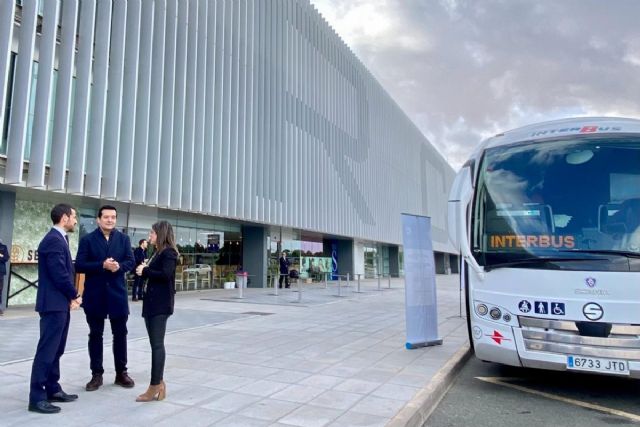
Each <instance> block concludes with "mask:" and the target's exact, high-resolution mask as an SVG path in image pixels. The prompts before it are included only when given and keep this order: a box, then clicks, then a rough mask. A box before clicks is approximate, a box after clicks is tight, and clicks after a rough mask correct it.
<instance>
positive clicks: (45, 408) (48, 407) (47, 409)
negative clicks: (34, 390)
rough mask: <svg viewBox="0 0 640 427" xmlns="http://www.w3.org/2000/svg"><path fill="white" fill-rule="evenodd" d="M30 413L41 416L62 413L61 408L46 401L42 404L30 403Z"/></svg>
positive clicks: (42, 401)
mask: <svg viewBox="0 0 640 427" xmlns="http://www.w3.org/2000/svg"><path fill="white" fill-rule="evenodd" d="M29 411H31V412H37V413H39V414H57V413H58V412H60V407H59V406H55V405H52V404H51V403H49V402H47V401H46V400H41V401H40V402H36V403H29Z"/></svg>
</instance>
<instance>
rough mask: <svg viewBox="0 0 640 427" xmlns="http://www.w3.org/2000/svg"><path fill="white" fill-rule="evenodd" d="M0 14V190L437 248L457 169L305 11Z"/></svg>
mask: <svg viewBox="0 0 640 427" xmlns="http://www.w3.org/2000/svg"><path fill="white" fill-rule="evenodd" d="M0 4H1V5H0V24H1V25H0V106H3V110H2V114H0V129H2V131H3V139H2V145H1V146H0V159H1V162H2V163H0V166H2V167H1V168H0V182H2V183H4V184H11V185H15V186H20V187H33V188H39V189H43V190H45V191H56V192H68V193H72V194H77V195H84V196H88V197H93V198H101V199H111V200H118V201H121V202H130V203H139V204H145V205H149V206H158V207H163V208H169V209H174V210H177V211H188V212H196V213H202V214H205V215H212V216H220V217H227V218H232V219H238V220H242V221H248V222H254V223H262V224H269V225H282V226H285V227H291V228H295V229H301V230H309V231H315V232H319V233H323V234H329V235H335V236H345V237H351V238H359V239H366V240H371V241H379V242H388V243H401V226H400V214H401V213H402V212H407V213H413V214H421V215H429V216H431V217H432V218H433V224H434V226H435V229H434V238H435V242H434V245H435V247H436V249H437V250H445V249H446V248H447V246H446V245H447V244H446V241H447V239H446V230H445V229H444V227H446V221H445V211H446V197H447V195H446V193H447V191H448V187H449V185H450V183H451V182H452V179H453V175H454V173H453V170H452V169H451V168H450V166H449V165H448V164H447V163H446V161H445V160H444V159H443V158H442V157H441V156H440V155H439V154H438V152H437V151H436V150H435V149H434V148H433V147H432V146H431V145H430V143H429V142H428V141H427V140H426V139H425V137H424V136H423V135H422V134H421V132H420V131H419V130H418V129H417V128H416V126H414V124H413V123H412V122H411V121H410V120H409V119H408V117H407V116H406V115H405V114H404V113H403V112H402V110H401V109H400V108H399V107H398V106H397V104H396V103H395V102H394V101H393V100H392V99H391V97H390V96H389V95H388V94H387V93H386V92H385V91H384V89H383V88H382V87H381V86H380V84H379V83H378V82H377V81H376V80H375V79H374V77H373V76H372V75H371V73H370V72H369V71H368V70H367V69H366V68H365V67H364V66H363V65H362V63H361V62H360V61H359V60H358V59H357V58H356V56H355V55H354V54H353V53H352V52H351V51H350V49H349V48H348V47H347V46H346V45H345V44H344V42H343V41H342V40H341V39H340V38H339V37H338V36H337V35H336V33H335V32H334V31H333V29H332V28H331V27H330V26H329V25H328V24H327V23H326V21H325V20H324V19H323V18H322V16H321V15H320V14H319V13H318V12H317V11H316V9H315V8H314V7H313V6H312V5H311V4H310V3H309V1H308V0H215V1H212V0H21V1H17V2H12V1H9V0H5V1H2V2H0Z"/></svg>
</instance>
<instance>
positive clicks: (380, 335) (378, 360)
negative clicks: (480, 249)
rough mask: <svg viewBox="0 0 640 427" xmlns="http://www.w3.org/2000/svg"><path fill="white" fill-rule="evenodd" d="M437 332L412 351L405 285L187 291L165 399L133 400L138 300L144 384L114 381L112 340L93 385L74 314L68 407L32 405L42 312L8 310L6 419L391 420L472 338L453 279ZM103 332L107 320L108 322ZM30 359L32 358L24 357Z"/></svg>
mask: <svg viewBox="0 0 640 427" xmlns="http://www.w3.org/2000/svg"><path fill="white" fill-rule="evenodd" d="M437 283H438V322H439V325H438V328H439V334H440V336H441V337H442V338H443V339H444V344H443V345H442V346H437V347H427V348H419V349H416V350H406V349H405V348H404V343H405V318H404V289H403V281H402V280H400V279H395V280H393V281H392V289H386V283H383V286H382V288H383V289H382V291H380V292H379V291H377V282H376V281H371V280H368V281H363V282H362V289H363V290H364V291H365V292H363V293H355V292H353V291H354V290H355V286H354V284H353V283H352V285H351V287H350V288H345V289H342V291H341V292H342V293H343V294H344V295H346V296H344V297H337V296H335V295H336V294H337V289H336V287H335V285H330V286H328V288H327V289H325V288H324V286H323V285H305V288H304V291H303V294H302V303H298V302H297V298H298V295H297V293H296V292H294V290H289V289H286V290H281V291H280V295H279V296H278V297H275V296H274V295H271V294H272V293H273V291H272V290H263V289H257V290H253V289H249V290H247V292H245V298H244V299H238V298H237V290H207V291H191V292H184V293H180V294H178V295H177V297H176V314H175V315H174V316H172V317H171V318H170V319H169V323H168V330H169V332H168V334H167V337H166V348H167V364H166V368H165V381H166V383H167V398H166V399H165V400H164V401H161V402H152V403H137V402H135V397H136V396H137V395H138V394H140V393H142V392H143V391H144V390H145V389H146V385H147V384H148V381H149V373H150V372H149V371H150V350H149V343H148V340H147V338H146V332H145V330H144V323H143V321H142V318H141V317H139V315H140V304H139V303H137V304H133V303H132V304H131V306H132V315H131V318H130V320H129V323H128V327H129V338H130V339H129V373H130V375H131V376H132V377H133V378H134V379H135V380H136V387H135V388H133V389H123V388H121V387H118V386H115V385H113V376H114V371H113V359H112V356H111V351H110V343H105V346H106V347H108V348H106V349H105V370H106V372H105V385H104V386H103V387H102V388H100V389H99V390H98V391H95V392H86V391H84V384H85V383H86V382H87V381H88V380H89V376H90V373H89V369H88V364H89V360H88V355H87V352H86V340H87V333H88V330H87V326H86V322H85V321H84V316H83V314H82V312H81V311H76V312H73V315H72V324H71V328H70V335H69V342H68V346H67V349H68V351H67V353H66V354H65V356H63V358H62V360H61V365H62V366H61V371H62V381H61V383H62V385H63V387H64V389H65V391H66V392H68V393H77V394H79V395H80V397H79V399H78V401H77V402H73V403H67V404H60V405H61V406H62V412H61V413H60V414H56V415H39V414H33V413H30V412H27V410H26V408H27V397H28V391H29V384H28V383H29V375H30V371H31V360H30V358H31V357H33V352H34V351H35V346H36V343H37V337H38V318H37V315H36V314H35V313H32V311H31V309H28V310H27V309H22V310H21V309H10V310H9V311H8V313H7V315H6V316H5V317H4V318H0V343H2V345H1V348H0V376H1V378H2V379H1V381H2V387H0V413H1V414H2V421H1V424H2V425H3V426H12V425H20V426H41V425H43V424H45V423H46V424H47V425H48V426H58V425H60V426H62V425H64V426H148V425H151V424H153V425H156V426H164V425H166V426H175V425H189V426H318V427H319V426H384V425H385V424H386V423H387V422H388V421H389V420H390V419H391V418H392V417H393V416H394V415H396V414H397V413H398V411H400V410H401V409H402V408H403V407H404V406H405V405H406V404H407V403H408V402H409V401H410V400H411V399H412V398H413V397H414V396H415V395H416V393H417V392H418V391H420V390H421V388H423V387H425V386H426V385H427V384H428V383H429V381H430V380H431V378H432V376H433V375H434V374H435V373H436V372H437V371H438V370H439V369H440V368H441V367H442V366H443V365H444V364H445V363H446V361H447V360H448V359H449V358H450V357H451V356H452V355H453V354H454V353H455V352H456V351H457V350H458V349H459V348H460V347H461V346H463V345H464V344H465V343H466V342H467V337H466V326H465V320H464V319H463V318H460V317H459V315H458V314H459V291H458V285H457V276H438V277H437ZM105 329H106V332H107V335H108V332H109V328H108V326H107V327H106V328H105ZM24 359H26V360H24Z"/></svg>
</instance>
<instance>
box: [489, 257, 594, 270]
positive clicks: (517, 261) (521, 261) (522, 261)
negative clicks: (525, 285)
mask: <svg viewBox="0 0 640 427" xmlns="http://www.w3.org/2000/svg"><path fill="white" fill-rule="evenodd" d="M604 260H606V258H593V257H589V258H567V257H531V258H521V259H514V260H513V261H506V262H499V263H496V264H488V265H485V266H484V270H485V271H491V270H494V269H496V268H505V267H513V266H516V265H522V264H544V263H546V262H571V261H604Z"/></svg>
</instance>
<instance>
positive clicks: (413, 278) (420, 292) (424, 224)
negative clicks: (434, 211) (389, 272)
mask: <svg viewBox="0 0 640 427" xmlns="http://www.w3.org/2000/svg"><path fill="white" fill-rule="evenodd" d="M402 236H403V241H404V282H405V316H406V326H407V342H406V348H407V349H413V348H417V347H423V346H429V345H440V344H442V339H440V338H438V301H437V294H436V270H435V265H434V257H433V244H432V241H431V218H429V217H426V216H418V215H409V214H402Z"/></svg>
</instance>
